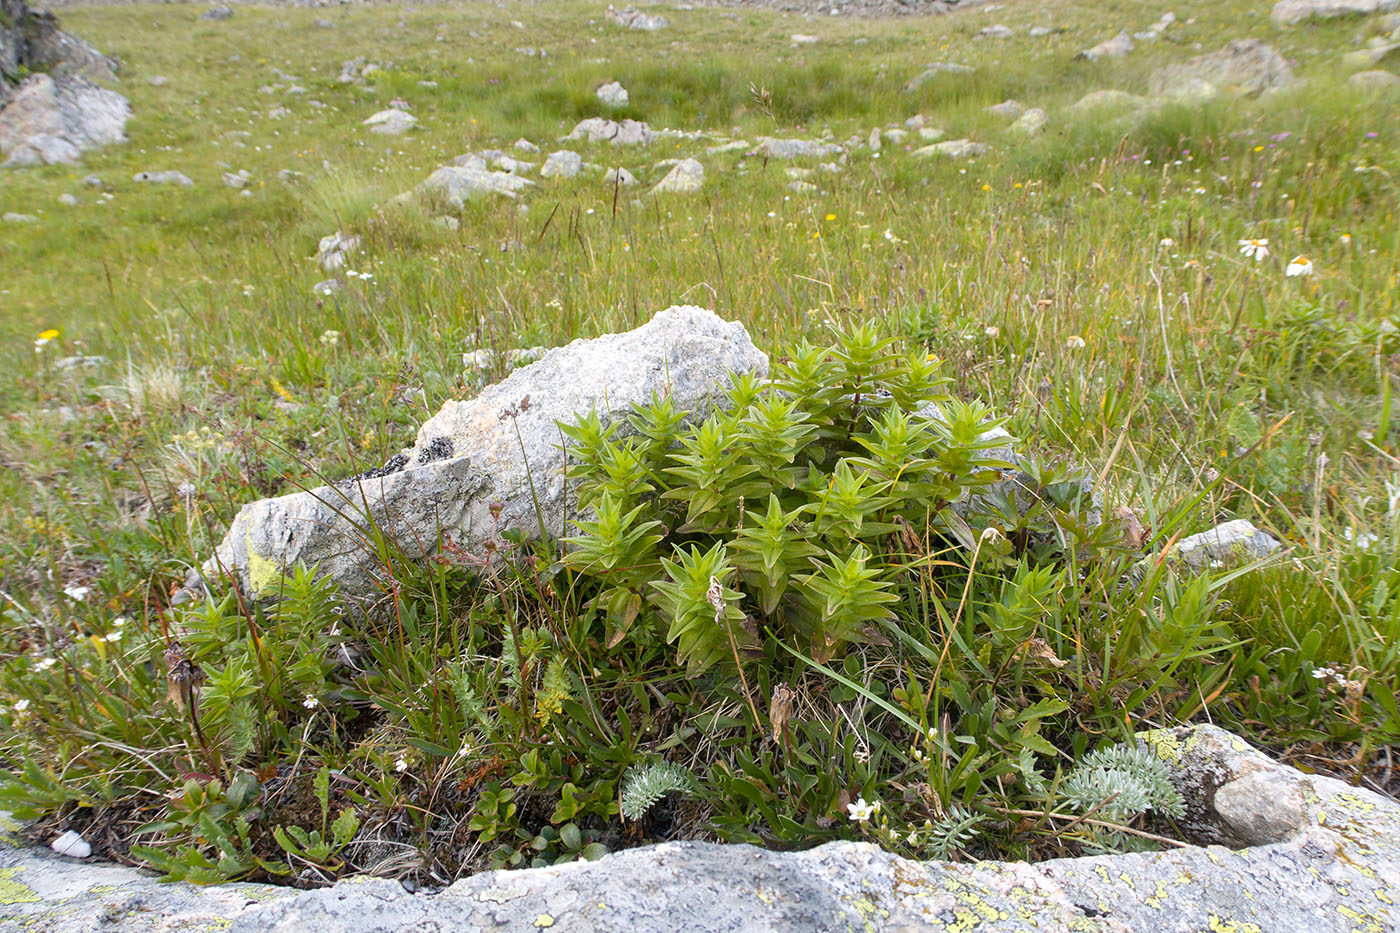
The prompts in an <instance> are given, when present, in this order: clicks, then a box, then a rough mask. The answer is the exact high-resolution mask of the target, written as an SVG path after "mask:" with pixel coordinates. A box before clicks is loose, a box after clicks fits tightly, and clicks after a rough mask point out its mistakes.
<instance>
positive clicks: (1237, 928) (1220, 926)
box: [1208, 914, 1264, 933]
mask: <svg viewBox="0 0 1400 933" xmlns="http://www.w3.org/2000/svg"><path fill="white" fill-rule="evenodd" d="M1208 929H1209V930H1210V931H1211V933H1264V931H1263V929H1261V928H1260V926H1259V924H1257V923H1240V922H1239V921H1238V920H1226V919H1224V918H1222V917H1220V916H1217V915H1216V914H1211V915H1210V926H1209V927H1208Z"/></svg>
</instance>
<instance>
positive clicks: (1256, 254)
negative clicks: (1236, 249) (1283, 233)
mask: <svg viewBox="0 0 1400 933" xmlns="http://www.w3.org/2000/svg"><path fill="white" fill-rule="evenodd" d="M1240 255H1241V256H1243V257H1245V258H1246V259H1253V260H1255V261H1256V262H1262V261H1263V260H1265V259H1267V258H1268V256H1269V241H1268V240H1267V239H1263V238H1260V239H1253V240H1240Z"/></svg>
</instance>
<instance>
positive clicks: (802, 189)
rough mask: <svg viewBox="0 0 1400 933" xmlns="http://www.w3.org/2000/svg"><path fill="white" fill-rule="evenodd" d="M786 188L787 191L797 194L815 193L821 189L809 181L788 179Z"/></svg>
mask: <svg viewBox="0 0 1400 933" xmlns="http://www.w3.org/2000/svg"><path fill="white" fill-rule="evenodd" d="M787 188H788V190H789V191H792V192H795V193H797V194H816V193H817V192H819V191H821V189H820V188H818V187H817V186H816V185H814V184H812V183H811V182H810V181H790V182H788V185H787Z"/></svg>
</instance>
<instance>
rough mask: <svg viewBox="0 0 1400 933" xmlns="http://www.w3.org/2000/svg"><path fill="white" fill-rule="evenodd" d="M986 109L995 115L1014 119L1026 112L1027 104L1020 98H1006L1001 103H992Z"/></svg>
mask: <svg viewBox="0 0 1400 933" xmlns="http://www.w3.org/2000/svg"><path fill="white" fill-rule="evenodd" d="M985 109H986V111H987V112H988V113H990V114H992V115H993V116H998V117H1005V118H1006V119H1008V120H1014V119H1016V118H1017V117H1019V116H1020V115H1021V114H1023V113H1025V112H1026V105H1025V104H1023V103H1021V102H1020V101H1019V100H1004V101H1002V102H1001V103H999V104H992V105H991V106H990V107H987V108H985Z"/></svg>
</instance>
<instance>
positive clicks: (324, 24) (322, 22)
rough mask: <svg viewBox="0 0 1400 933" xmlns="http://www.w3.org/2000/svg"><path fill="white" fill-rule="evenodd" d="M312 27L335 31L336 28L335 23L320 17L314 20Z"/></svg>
mask: <svg viewBox="0 0 1400 933" xmlns="http://www.w3.org/2000/svg"><path fill="white" fill-rule="evenodd" d="M311 25H313V26H315V27H316V28H317V29H333V28H335V23H333V22H331V21H330V20H328V19H326V18H325V17H324V16H318V17H316V18H315V19H314V20H312V21H311Z"/></svg>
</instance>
